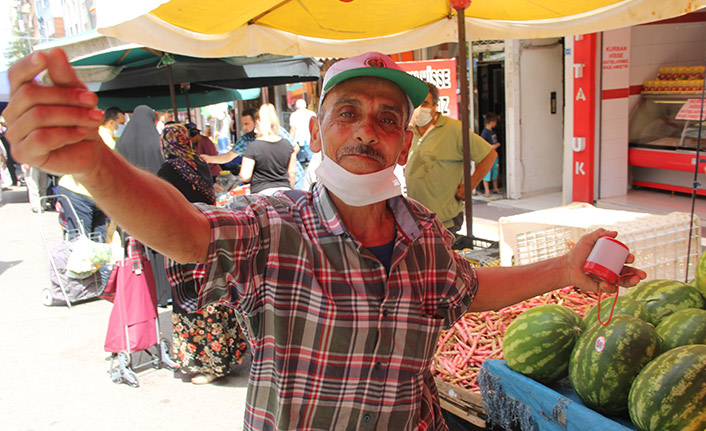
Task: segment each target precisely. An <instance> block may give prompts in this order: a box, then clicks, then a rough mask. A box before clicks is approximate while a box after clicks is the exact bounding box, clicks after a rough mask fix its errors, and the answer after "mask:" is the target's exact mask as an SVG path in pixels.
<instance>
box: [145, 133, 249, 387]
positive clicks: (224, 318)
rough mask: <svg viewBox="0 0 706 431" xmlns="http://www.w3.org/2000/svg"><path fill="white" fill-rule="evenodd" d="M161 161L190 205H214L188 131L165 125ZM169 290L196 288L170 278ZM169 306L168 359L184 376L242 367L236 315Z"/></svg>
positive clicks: (209, 377) (218, 308)
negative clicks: (171, 283)
mask: <svg viewBox="0 0 706 431" xmlns="http://www.w3.org/2000/svg"><path fill="white" fill-rule="evenodd" d="M161 143H162V151H163V154H164V158H165V162H164V164H163V165H162V167H161V168H160V169H159V174H158V175H159V176H160V177H161V178H163V179H165V180H166V181H167V182H169V183H170V184H172V185H173V186H174V187H176V189H177V190H179V192H180V193H181V194H182V195H184V197H186V199H187V200H188V201H189V202H192V203H194V202H202V203H205V204H209V205H213V204H214V202H215V197H214V194H213V182H212V180H211V175H210V171H209V169H208V166H207V165H206V162H204V161H203V160H201V158H200V157H199V155H198V154H197V153H196V152H195V151H194V150H193V149H192V144H191V140H190V136H189V130H188V129H187V128H186V127H185V126H183V125H181V124H176V123H173V124H168V125H166V126H165V127H164V131H163V132H162V140H161ZM179 270H180V271H183V272H184V273H192V272H196V273H197V272H199V271H204V270H205V266H204V265H197V264H190V265H179ZM173 283H174V285H173V288H174V292H175V294H176V292H179V291H183V290H184V289H186V290H194V289H196V286H195V285H194V284H195V281H194V279H193V278H191V279H189V278H184V279H179V280H173ZM179 304H180V301H174V302H173V304H172V329H173V330H172V343H173V352H174V354H173V356H174V360H175V362H176V363H177V364H178V365H179V369H180V371H181V372H182V373H184V374H193V376H192V377H191V382H192V383H194V384H197V385H202V384H207V383H211V382H213V381H214V380H216V379H218V378H220V377H223V376H225V375H227V374H228V373H230V371H231V369H232V368H233V367H234V366H236V365H240V364H241V363H242V360H243V359H242V356H243V354H244V353H245V352H246V350H247V343H246V342H245V339H244V338H243V336H242V335H241V333H240V329H239V327H238V321H237V318H236V315H235V311H233V309H232V308H229V307H226V306H225V305H218V304H210V305H208V306H206V307H204V308H203V309H202V310H201V311H197V312H188V311H186V310H185V309H184V308H182V307H181V306H180V305H179Z"/></svg>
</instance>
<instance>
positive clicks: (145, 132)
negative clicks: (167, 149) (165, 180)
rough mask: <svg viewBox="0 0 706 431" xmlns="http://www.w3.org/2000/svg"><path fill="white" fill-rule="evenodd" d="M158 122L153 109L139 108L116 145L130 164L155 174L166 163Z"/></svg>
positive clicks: (141, 106)
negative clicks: (160, 141)
mask: <svg viewBox="0 0 706 431" xmlns="http://www.w3.org/2000/svg"><path fill="white" fill-rule="evenodd" d="M156 121H157V114H156V113H155V112H154V110H153V109H152V108H150V107H149V106H146V105H140V106H138V107H137V108H135V110H134V111H133V113H132V115H131V116H130V121H129V122H128V123H127V125H125V130H123V133H122V134H121V135H120V137H119V138H118V141H117V142H116V143H115V150H116V151H117V152H118V153H120V155H121V156H123V157H125V159H127V161H128V162H130V163H132V164H133V165H135V166H139V167H141V168H143V169H145V170H147V171H149V172H151V173H153V174H156V173H157V171H158V170H159V167H160V166H162V162H163V161H164V158H163V157H162V150H161V148H160V145H159V133H158V132H157V126H156Z"/></svg>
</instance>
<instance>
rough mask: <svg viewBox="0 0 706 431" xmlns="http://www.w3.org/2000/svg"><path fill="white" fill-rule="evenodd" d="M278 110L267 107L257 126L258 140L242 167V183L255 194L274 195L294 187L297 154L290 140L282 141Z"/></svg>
mask: <svg viewBox="0 0 706 431" xmlns="http://www.w3.org/2000/svg"><path fill="white" fill-rule="evenodd" d="M273 109H274V106H272V105H270V104H264V105H262V106H261V107H260V110H259V111H258V119H257V121H256V122H255V123H256V127H255V129H256V130H257V139H255V140H254V141H252V142H251V143H250V144H248V148H247V149H246V150H245V152H244V153H243V161H242V164H241V166H240V179H241V180H242V181H243V182H245V183H250V192H251V193H260V194H264V195H272V194H273V193H274V192H276V191H277V190H287V189H291V188H292V187H293V186H294V182H295V175H296V163H297V154H296V152H295V151H294V148H292V144H291V142H290V141H289V140H287V139H285V138H283V137H281V136H280V135H279V134H278V132H280V127H279V122H276V121H275V120H276V118H277V113H276V111H275V112H273Z"/></svg>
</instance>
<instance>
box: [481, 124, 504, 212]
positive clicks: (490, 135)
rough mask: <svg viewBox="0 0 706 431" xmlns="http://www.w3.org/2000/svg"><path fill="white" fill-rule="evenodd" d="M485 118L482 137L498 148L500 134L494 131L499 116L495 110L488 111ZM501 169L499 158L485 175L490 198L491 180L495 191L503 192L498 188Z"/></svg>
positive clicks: (485, 185) (485, 186) (485, 184)
mask: <svg viewBox="0 0 706 431" xmlns="http://www.w3.org/2000/svg"><path fill="white" fill-rule="evenodd" d="M483 119H484V120H485V128H483V131H482V132H481V133H480V136H481V138H483V139H485V140H486V141H488V143H489V144H490V145H491V146H492V147H493V149H494V150H497V149H498V148H499V147H500V143H499V142H498V135H497V134H496V133H495V132H494V131H493V129H494V128H495V126H497V125H498V116H497V114H495V113H494V112H488V113H487V114H485V115H484V116H483ZM499 171H500V164H499V163H498V159H495V163H493V167H492V168H490V171H488V173H487V174H486V175H485V177H483V187H484V188H485V197H486V198H489V197H490V196H491V195H490V182H491V181H492V182H493V193H496V194H501V193H500V190H499V189H498V174H499Z"/></svg>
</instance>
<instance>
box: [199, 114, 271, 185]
mask: <svg viewBox="0 0 706 431" xmlns="http://www.w3.org/2000/svg"><path fill="white" fill-rule="evenodd" d="M257 118H258V117H257V111H256V110H255V109H253V108H246V109H243V114H242V115H241V116H240V120H241V126H242V127H241V130H242V131H243V134H242V135H241V136H240V138H238V140H237V141H235V144H233V148H231V150H230V151H228V152H227V153H223V154H218V155H209V154H205V153H204V154H201V157H202V158H203V159H204V160H206V162H207V163H209V164H220V165H222V166H223V168H225V169H227V170H229V171H231V172H232V173H234V174H235V175H238V174H239V173H240V164H241V162H242V158H243V153H244V152H245V150H246V149H247V148H248V145H249V144H250V143H251V142H252V141H254V140H255V138H256V136H255V121H257Z"/></svg>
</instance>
